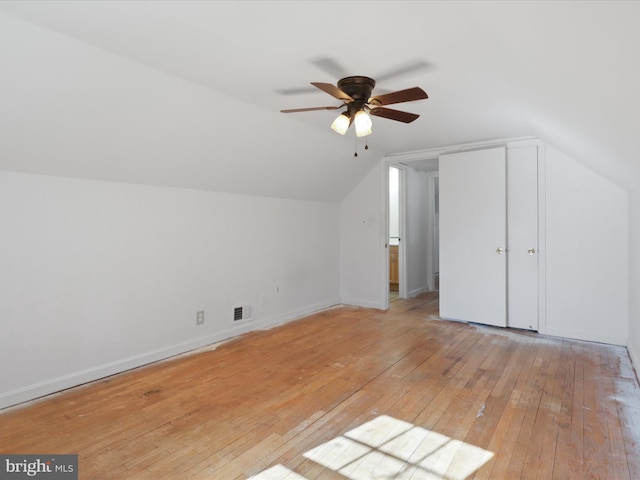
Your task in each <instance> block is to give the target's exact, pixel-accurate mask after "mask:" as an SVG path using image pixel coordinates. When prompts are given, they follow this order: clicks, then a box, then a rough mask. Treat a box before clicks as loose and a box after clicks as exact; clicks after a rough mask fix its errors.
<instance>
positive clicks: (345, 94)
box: [280, 76, 429, 137]
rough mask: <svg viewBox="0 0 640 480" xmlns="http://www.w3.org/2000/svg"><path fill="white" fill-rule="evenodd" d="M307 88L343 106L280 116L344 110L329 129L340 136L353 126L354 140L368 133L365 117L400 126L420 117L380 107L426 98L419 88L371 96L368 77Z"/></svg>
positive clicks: (306, 110) (346, 78)
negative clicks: (326, 95)
mask: <svg viewBox="0 0 640 480" xmlns="http://www.w3.org/2000/svg"><path fill="white" fill-rule="evenodd" d="M311 85H313V86H314V87H317V88H319V89H320V90H322V91H323V92H325V93H328V94H329V95H331V96H332V97H334V98H337V99H338V100H342V102H343V104H342V105H339V106H327V107H310V108H293V109H287V110H280V111H281V112H283V113H294V112H309V111H313V110H338V109H339V108H343V107H346V109H345V111H343V112H342V113H341V114H340V115H338V117H337V118H336V119H335V120H334V122H333V124H332V125H331V128H332V129H333V130H334V131H336V132H338V133H339V134H341V135H344V134H345V133H346V132H347V130H348V129H349V127H350V126H351V124H352V123H354V124H355V130H356V136H358V137H362V136H365V135H369V134H371V126H372V122H371V117H370V116H369V115H374V116H376V117H383V118H388V119H390V120H396V121H398V122H403V123H411V122H413V121H414V120H415V119H417V118H418V117H419V116H420V115H417V114H415V113H409V112H403V111H400V110H394V109H391V108H386V107H384V106H383V105H392V104H395V103H403V102H412V101H414V100H422V99H426V98H429V97H428V96H427V93H426V92H425V91H424V90H422V89H421V88H420V87H413V88H408V89H405V90H398V91H395V92H391V93H385V94H382V95H375V96H371V93H372V92H373V89H374V87H375V86H376V82H375V80H373V79H372V78H369V77H363V76H352V77H345V78H342V79H341V80H339V81H338V84H337V86H336V85H333V84H331V83H321V82H311Z"/></svg>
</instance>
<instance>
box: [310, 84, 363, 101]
mask: <svg viewBox="0 0 640 480" xmlns="http://www.w3.org/2000/svg"><path fill="white" fill-rule="evenodd" d="M311 85H313V86H314V87H317V88H319V89H320V90H322V91H323V92H325V93H328V94H329V95H331V96H332V97H335V98H337V99H338V100H343V101H345V102H353V98H352V97H351V96H349V95H347V94H346V93H344V92H343V91H342V90H340V89H339V88H338V87H336V86H335V85H333V84H332V83H321V82H311Z"/></svg>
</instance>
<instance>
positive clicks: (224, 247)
mask: <svg viewBox="0 0 640 480" xmlns="http://www.w3.org/2000/svg"><path fill="white" fill-rule="evenodd" d="M0 225H1V226H2V227H1V228H2V234H1V235H0V292H1V294H0V319H1V322H2V335H0V365H2V369H1V370H0V407H5V406H7V405H11V404H15V403H18V402H21V401H24V400H28V399H31V398H35V397H37V396H40V395H44V394H47V393H50V392H53V391H56V390H60V389H62V388H66V387H70V386H73V385H77V384H79V383H82V382H86V381H89V380H93V379H96V378H99V377H102V376H105V375H108V374H112V373H114V372H118V371H122V370H124V369H127V368H131V367H135V366H138V365H141V364H144V363H147V362H150V361H154V360H157V359H160V358H164V357H167V356H170V355H173V354H177V353H181V352H184V351H187V350H189V349H193V348H196V347H200V346H203V345H206V344H210V343H212V342H215V341H218V340H222V339H225V338H228V337H231V336H234V335H237V334H239V333H242V332H244V331H247V330H251V329H255V328H259V327H266V326H269V325H272V324H276V323H280V322H283V321H287V320H290V319H293V318H296V317H298V316H301V315H303V314H307V313H310V312H313V311H316V310H319V309H322V308H325V307H328V306H331V305H334V304H337V303H339V242H338V229H339V213H338V205H337V204H330V203H317V202H308V201H295V200H281V199H273V198H262V197H250V196H238V195H231V194H220V193H213V192H205V191H198V190H186V189H173V188H163V187H147V186H139V185H129V184H121V183H108V182H98V181H90V180H74V179H66V178H57V177H46V176H36V175H28V174H17V173H8V172H0ZM261 296H262V298H263V299H264V301H263V302H262V303H261V301H260V298H261ZM237 303H242V304H245V303H251V304H253V308H254V320H253V321H250V322H246V323H240V324H239V323H237V322H236V323H235V324H234V322H233V321H232V318H233V317H232V307H233V306H235V305H236V304H237ZM198 310H204V311H205V323H204V325H200V326H196V323H195V317H196V311H198Z"/></svg>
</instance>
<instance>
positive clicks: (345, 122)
mask: <svg viewBox="0 0 640 480" xmlns="http://www.w3.org/2000/svg"><path fill="white" fill-rule="evenodd" d="M350 123H351V122H350V119H349V117H348V116H347V115H346V114H345V113H341V114H340V115H338V117H337V118H336V119H335V120H334V121H333V123H332V124H331V128H332V129H333V130H334V131H335V132H338V133H339V134H340V135H344V134H345V133H347V130H348V129H349V124H350Z"/></svg>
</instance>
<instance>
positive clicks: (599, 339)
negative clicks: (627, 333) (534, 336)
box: [540, 328, 627, 347]
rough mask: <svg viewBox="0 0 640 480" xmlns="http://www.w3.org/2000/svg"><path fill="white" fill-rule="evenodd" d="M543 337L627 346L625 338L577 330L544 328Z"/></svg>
mask: <svg viewBox="0 0 640 480" xmlns="http://www.w3.org/2000/svg"><path fill="white" fill-rule="evenodd" d="M540 333H543V334H544V335H550V336H552V337H562V338H569V339H572V340H584V341H586V342H596V343H607V344H609V345H621V346H625V347H626V346H627V338H623V337H617V336H607V335H603V334H602V333H600V332H598V333H593V332H587V331H579V330H565V329H562V328H546V329H545V330H544V332H540Z"/></svg>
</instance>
